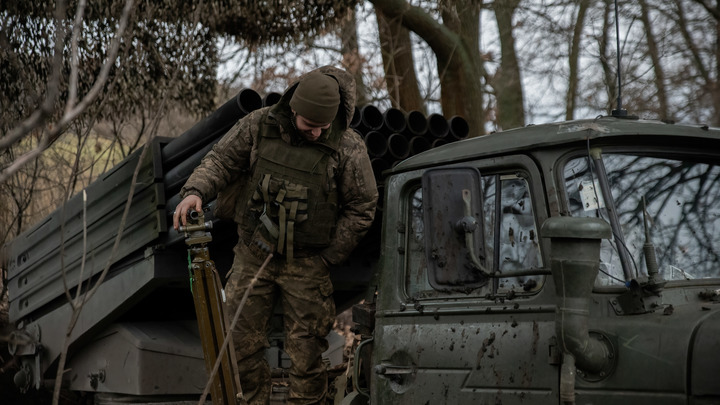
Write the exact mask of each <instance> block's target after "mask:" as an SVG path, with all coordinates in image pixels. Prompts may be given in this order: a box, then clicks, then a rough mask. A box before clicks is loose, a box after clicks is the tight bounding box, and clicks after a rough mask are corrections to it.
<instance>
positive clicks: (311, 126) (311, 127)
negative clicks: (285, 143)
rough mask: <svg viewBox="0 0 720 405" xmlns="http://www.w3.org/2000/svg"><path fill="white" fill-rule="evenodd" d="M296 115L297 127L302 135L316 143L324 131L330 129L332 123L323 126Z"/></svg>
mask: <svg viewBox="0 0 720 405" xmlns="http://www.w3.org/2000/svg"><path fill="white" fill-rule="evenodd" d="M294 115H295V127H296V128H297V130H298V132H300V135H302V137H303V138H305V139H306V140H308V141H310V142H315V141H317V140H318V138H320V135H322V133H323V131H324V130H326V129H328V128H330V123H327V124H323V123H319V122H315V121H311V120H309V119H307V118H305V117H303V116H302V115H298V114H294Z"/></svg>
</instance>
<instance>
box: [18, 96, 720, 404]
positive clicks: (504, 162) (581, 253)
mask: <svg viewBox="0 0 720 405" xmlns="http://www.w3.org/2000/svg"><path fill="white" fill-rule="evenodd" d="M259 103H260V101H259V96H257V94H252V93H250V92H241V93H240V94H239V95H238V96H237V97H236V98H233V99H232V100H230V101H228V102H227V103H226V104H225V105H223V106H222V107H221V108H220V109H218V111H216V112H215V113H214V114H212V115H211V116H210V117H208V118H206V119H205V120H203V121H202V122H200V123H198V124H197V125H196V126H195V127H193V128H192V129H191V130H189V131H188V132H187V133H185V134H183V135H181V136H180V137H178V138H175V139H158V140H155V141H154V142H153V143H152V144H150V145H148V146H147V151H146V153H140V152H138V153H136V154H134V155H132V156H131V157H129V158H128V159H127V160H125V161H124V162H122V163H121V164H119V165H118V166H116V167H115V168H114V169H113V170H111V171H110V172H108V173H106V174H105V175H104V176H103V177H102V178H101V179H99V180H98V181H96V182H95V183H93V184H92V185H90V187H88V189H87V190H86V191H85V196H86V201H87V203H83V200H82V198H83V197H82V196H81V195H78V196H76V197H75V198H73V199H72V200H71V201H69V203H68V204H66V206H65V208H64V209H59V210H58V211H57V212H55V213H53V214H52V215H50V216H49V217H48V218H46V219H45V220H44V221H42V222H41V223H40V224H38V225H36V226H35V227H34V228H33V229H31V230H29V231H27V232H26V233H24V234H23V235H21V236H19V237H18V238H16V239H15V240H14V241H13V242H11V243H10V244H9V245H8V246H7V257H8V263H7V266H8V267H9V280H8V282H9V293H10V318H11V321H12V322H14V324H15V327H16V331H15V332H14V333H13V336H12V339H11V343H10V344H11V348H10V349H11V352H12V353H13V354H14V355H15V356H17V357H18V359H19V361H20V364H21V367H20V370H19V371H18V372H17V374H16V375H15V381H16V383H17V384H18V386H20V387H21V388H22V389H24V390H28V389H34V388H35V389H37V388H40V387H43V386H45V385H47V384H49V383H52V382H53V381H52V380H53V379H54V378H55V373H56V369H57V362H58V357H59V353H60V351H61V349H62V345H63V342H64V336H65V333H66V330H67V324H68V321H69V317H70V312H71V309H70V307H69V304H68V303H67V299H66V296H65V291H66V286H67V287H68V288H69V291H70V293H71V294H74V292H75V291H76V289H77V288H80V289H83V290H84V289H87V288H88V286H89V285H91V284H92V282H93V281H94V280H95V279H96V277H97V275H98V274H99V273H100V272H101V271H102V269H103V268H104V266H105V265H106V263H108V261H110V262H111V263H113V264H112V266H111V268H110V271H109V273H108V276H107V277H106V278H105V280H104V281H103V283H102V284H100V286H99V290H98V293H97V294H96V295H95V296H94V298H93V299H92V300H91V301H89V302H88V304H87V305H86V307H85V308H84V309H83V311H82V313H81V315H80V318H79V320H78V322H77V326H76V327H75V328H74V329H73V330H72V332H71V334H70V348H69V351H68V362H67V365H66V368H67V369H68V371H67V372H66V373H65V381H64V387H65V389H67V390H70V391H75V392H81V393H84V396H85V397H86V398H91V400H92V401H94V403H96V404H107V405H116V404H121V403H122V404H128V403H131V404H192V403H197V401H198V398H199V395H200V393H201V392H202V391H203V388H204V386H205V383H206V381H207V372H206V370H205V367H204V363H203V358H202V357H203V354H202V350H201V348H200V343H199V333H198V330H197V322H196V321H195V319H194V308H193V303H192V296H191V294H190V292H189V288H190V287H189V280H188V278H189V277H188V270H187V267H188V265H187V252H186V250H185V246H184V245H183V243H182V239H183V237H182V235H180V234H178V233H176V232H175V231H174V230H172V229H171V227H169V226H168V223H169V220H170V215H171V213H172V212H173V210H174V207H175V205H177V203H178V202H179V198H178V197H177V195H176V194H177V191H178V190H179V187H180V186H181V185H182V183H183V182H184V179H186V178H187V176H188V175H189V174H190V172H191V171H192V168H194V167H195V165H197V163H198V162H199V159H200V158H201V157H202V156H203V155H204V154H205V153H206V152H207V150H208V149H209V147H210V146H212V143H213V142H216V141H217V139H219V137H220V136H221V135H222V133H224V131H226V130H227V129H229V127H230V126H232V124H233V123H234V122H235V121H236V120H237V119H238V118H240V117H241V116H243V115H244V114H246V113H247V112H249V111H250V110H252V109H253V108H256V107H257V106H259V105H260V104H259ZM372 112H373V109H370V108H369V109H368V112H367V114H364V113H359V114H358V115H361V116H362V118H363V119H364V118H367V117H371V116H372ZM366 115H367V117H366ZM375 115H377V112H375ZM384 115H387V116H389V115H390V114H384ZM384 115H383V116H384ZM384 118H385V117H384ZM415 119H416V118H415ZM380 121H382V120H380ZM448 121H449V120H448ZM414 124H416V123H414ZM355 125H356V126H357V128H364V129H363V131H365V132H364V134H367V133H369V131H374V130H379V129H380V125H382V124H378V125H375V124H372V125H370V124H368V123H367V122H365V121H363V123H360V122H356V123H355ZM400 131H401V130H398V131H397V132H398V133H400ZM448 132H449V131H448V130H442V131H440V133H445V134H447V133H448ZM433 133H437V131H435V132H433ZM406 135H408V133H407V132H406ZM408 137H410V135H408ZM410 139H411V138H410ZM395 140H396V141H397V140H398V138H396V139H395ZM408 144H409V143H408ZM373 146H376V145H373ZM380 149H382V148H380ZM370 150H373V151H375V150H376V148H375V147H373V148H370V147H369V151H370ZM374 159H378V157H374ZM381 163H382V162H377V166H376V167H378V168H382V169H381V170H382V172H381V173H380V172H376V175H377V176H378V178H379V180H380V182H379V184H380V188H381V191H382V197H381V201H380V204H379V207H378V216H377V218H378V219H377V221H376V223H375V224H374V226H373V228H372V229H371V231H370V232H369V233H368V236H367V237H366V238H365V239H364V240H363V242H362V243H361V245H360V246H359V247H358V248H357V249H356V252H355V253H354V254H353V256H352V257H351V258H350V260H349V261H348V262H347V263H345V264H344V265H342V266H338V267H337V268H333V269H332V278H333V282H334V285H335V289H336V292H335V300H336V303H337V306H338V309H339V310H341V311H342V310H345V309H350V308H352V309H351V310H352V314H353V321H354V325H355V329H354V330H355V345H354V348H353V350H352V351H349V353H346V355H345V356H337V352H336V353H335V355H333V353H328V358H329V360H328V363H329V367H333V368H334V369H336V370H337V369H340V370H343V371H345V370H348V372H340V373H332V375H333V377H335V379H334V380H333V381H332V387H333V396H334V401H335V403H344V404H364V403H371V404H386V403H387V404H397V403H402V404H469V403H473V404H561V403H562V404H564V403H578V404H608V403H612V404H631V403H632V404H633V405H638V404H696V405H697V404H715V403H719V402H720V384H719V383H718V376H719V375H720V361H718V359H720V339H718V336H720V305H718V301H720V262H719V261H718V254H719V252H718V250H719V249H720V129H716V128H709V127H708V126H702V125H697V126H689V125H679V124H674V123H669V122H659V121H647V120H640V119H638V118H637V117H632V116H624V117H615V116H606V117H598V118H596V119H591V120H579V121H572V122H562V123H554V124H545V125H533V126H528V127H525V128H520V129H515V130H509V131H504V132H499V133H493V134H490V135H485V136H479V137H471V138H469V139H464V140H459V141H456V142H450V143H447V144H445V145H442V146H438V147H434V148H431V149H429V150H427V151H425V152H422V153H418V154H416V155H414V156H411V157H410V158H407V159H404V160H402V161H400V162H399V163H396V162H393V164H388V162H385V164H381ZM395 163H396V164H395ZM137 167H139V168H140V169H139V171H138V176H137V181H136V187H135V190H134V194H133V198H132V205H131V208H130V211H129V213H130V214H129V216H128V220H127V222H126V225H125V229H124V233H123V235H122V238H121V239H120V240H121V242H120V243H119V245H118V247H117V249H116V251H115V252H114V254H113V249H112V247H113V241H114V240H115V238H116V237H117V232H118V225H117V224H118V220H119V218H120V217H121V215H122V210H123V207H124V204H125V203H126V201H127V198H128V190H129V185H130V184H131V182H132V178H133V173H134V172H135V169H136V168H137ZM378 171H380V170H378ZM212 204H213V203H211V204H210V206H209V207H208V209H207V212H206V215H207V217H206V218H210V219H211V220H213V219H212V212H213V206H212ZM83 222H85V223H87V224H88V225H87V228H86V229H87V238H83V232H84V228H83V225H82V224H83ZM213 222H214V229H213V231H212V235H213V242H212V243H211V244H210V245H209V249H210V255H211V256H212V258H213V259H214V260H215V262H216V264H217V267H218V269H220V270H221V272H222V270H223V269H224V270H225V271H226V270H227V269H228V268H229V265H230V261H231V259H232V257H231V255H232V253H231V252H232V246H233V245H234V243H235V241H236V239H235V238H236V236H235V227H234V225H233V224H228V223H226V222H223V221H220V220H217V219H215V220H213ZM83 240H86V241H87V242H86V243H87V246H84V243H83ZM63 274H64V275H65V276H64V277H63ZM63 280H64V281H63ZM278 330H281V329H279V328H278ZM336 340H337V339H335V338H333V341H336ZM335 347H337V346H335ZM340 351H342V350H340ZM268 357H269V358H270V360H271V366H272V367H273V368H274V369H275V370H276V372H275V373H274V375H275V376H278V377H279V378H282V374H283V367H287V364H286V363H287V359H286V358H284V357H283V355H282V336H281V335H274V336H273V338H272V347H271V350H270V351H269V354H268ZM338 363H339V364H338ZM274 395H275V396H274V398H275V397H281V396H282V390H277V391H276V392H275V394H274Z"/></svg>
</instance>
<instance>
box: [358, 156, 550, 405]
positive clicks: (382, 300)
mask: <svg viewBox="0 0 720 405" xmlns="http://www.w3.org/2000/svg"><path fill="white" fill-rule="evenodd" d="M433 170H434V172H435V173H438V172H440V174H439V177H432V176H435V174H430V173H429V171H415V172H411V173H403V174H399V175H397V176H395V177H391V178H390V179H388V182H387V187H388V193H389V195H390V196H392V198H388V199H387V201H388V203H387V204H386V207H385V212H384V215H386V221H385V224H386V225H385V226H386V228H385V229H386V231H385V235H384V236H385V243H384V249H385V251H384V252H383V263H382V269H381V270H380V272H381V276H380V282H379V284H378V300H377V315H376V324H375V341H374V342H373V346H374V349H373V366H374V371H373V376H372V383H371V386H372V393H373V398H372V403H377V404H383V403H387V404H398V403H402V404H467V403H473V404H499V403H502V404H521V403H523V404H528V403H532V404H543V403H554V404H557V403H558V397H557V386H558V365H557V359H556V358H555V337H554V335H555V329H554V328H555V326H554V325H555V324H554V309H555V308H554V301H553V300H554V291H548V292H546V291H545V290H546V289H547V288H550V287H551V286H550V284H551V283H547V285H546V283H545V274H548V273H549V271H548V270H547V269H545V267H544V266H543V255H542V253H543V250H544V249H543V246H542V245H543V243H544V241H541V240H540V238H539V237H538V233H537V229H538V228H539V224H540V223H542V220H544V219H545V216H546V212H547V210H546V209H545V205H544V204H545V202H544V201H545V199H544V198H543V192H542V188H541V185H542V181H541V179H540V175H539V172H538V170H537V168H535V166H534V164H533V163H532V162H531V161H530V160H529V159H527V158H526V157H523V156H515V157H507V158H502V159H494V160H493V162H492V164H483V162H478V163H476V164H474V165H473V166H471V167H468V165H467V164H465V165H464V166H448V167H443V168H440V169H433ZM428 187H431V188H432V190H428ZM463 190H466V191H467V192H466V195H468V194H469V195H470V196H471V198H470V199H471V200H473V201H471V205H472V207H471V209H470V210H469V211H468V210H467V207H466V206H463V205H465V203H467V198H466V199H463V197H462V195H463V194H462V193H463ZM396 196H397V198H396ZM468 212H470V213H471V216H472V217H474V219H475V221H476V226H477V229H476V230H474V231H472V235H470V236H471V237H472V238H471V242H469V243H468V240H467V236H468V235H467V233H468V231H467V228H468V223H469V222H472V219H468V218H467V215H466V214H467V213H468ZM461 228H463V229H465V230H460V229H461ZM453 229H454V230H455V231H456V232H455V231H453ZM469 250H473V251H474V252H469ZM473 256H474V257H473ZM480 268H482V270H481V269H480ZM510 272H515V273H516V274H522V275H520V276H517V277H511V278H498V277H494V276H487V274H497V273H510ZM524 273H527V274H524ZM550 289H551V288H550Z"/></svg>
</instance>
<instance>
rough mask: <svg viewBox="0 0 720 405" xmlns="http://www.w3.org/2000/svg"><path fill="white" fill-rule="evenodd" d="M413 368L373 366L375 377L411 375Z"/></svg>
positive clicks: (384, 365) (386, 365)
mask: <svg viewBox="0 0 720 405" xmlns="http://www.w3.org/2000/svg"><path fill="white" fill-rule="evenodd" d="M414 372H415V368H414V367H411V366H395V365H392V364H378V365H377V366H375V374H377V375H403V374H413V373H414Z"/></svg>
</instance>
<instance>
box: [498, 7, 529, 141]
mask: <svg viewBox="0 0 720 405" xmlns="http://www.w3.org/2000/svg"><path fill="white" fill-rule="evenodd" d="M519 3H520V0H506V1H501V2H499V1H495V2H494V3H493V6H492V7H493V10H494V11H495V18H496V20H497V24H498V31H499V34H500V68H499V69H498V71H497V73H496V74H495V80H494V81H493V87H494V88H495V93H496V97H497V110H498V112H497V114H498V126H499V127H500V128H501V129H502V128H504V129H510V128H517V127H523V126H525V107H524V106H523V86H522V80H521V78H520V65H519V64H518V59H517V53H516V52H515V37H514V35H513V22H512V17H513V14H514V13H515V9H516V8H517V6H518V4H519Z"/></svg>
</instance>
